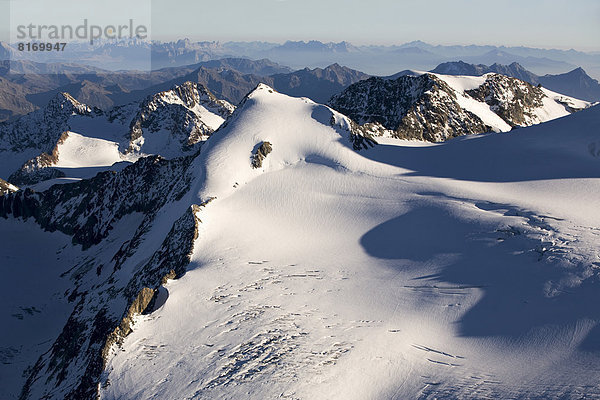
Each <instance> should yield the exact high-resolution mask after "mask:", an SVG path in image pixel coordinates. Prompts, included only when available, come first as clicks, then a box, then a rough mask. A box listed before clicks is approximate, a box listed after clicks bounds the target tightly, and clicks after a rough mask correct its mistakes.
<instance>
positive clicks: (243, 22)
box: [0, 0, 600, 51]
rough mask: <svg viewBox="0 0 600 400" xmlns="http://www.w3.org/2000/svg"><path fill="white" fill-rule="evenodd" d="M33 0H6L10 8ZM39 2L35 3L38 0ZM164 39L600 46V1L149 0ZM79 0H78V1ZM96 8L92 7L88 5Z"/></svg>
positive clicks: (50, 7) (104, 12)
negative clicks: (415, 41) (420, 41)
mask: <svg viewBox="0 0 600 400" xmlns="http://www.w3.org/2000/svg"><path fill="white" fill-rule="evenodd" d="M9 1H12V2H13V3H12V4H13V7H14V5H16V6H17V7H21V8H25V7H27V8H29V7H28V4H30V3H31V1H32V0H0V7H2V8H3V9H4V10H6V6H7V5H8V3H9ZM60 1H61V0H54V1H52V2H50V1H45V2H44V4H45V6H43V7H35V9H31V11H30V12H31V15H32V18H34V16H35V13H36V11H37V12H38V13H39V14H40V15H41V16H42V17H43V18H44V19H45V20H51V19H53V18H54V19H60V20H61V21H73V22H72V23H78V22H79V20H80V17H81V15H80V14H78V13H81V12H86V11H82V10H86V9H92V8H93V6H98V4H103V6H102V7H100V8H98V10H95V11H94V12H93V17H94V18H96V19H97V20H98V19H99V20H101V19H103V18H106V19H107V20H108V19H110V18H113V19H114V18H115V16H123V17H127V15H126V14H127V13H128V12H127V11H125V10H123V4H128V3H129V1H125V0H122V1H118V2H117V1H115V2H113V4H120V6H119V7H111V6H110V5H109V4H110V2H108V3H107V2H106V1H90V0H80V1H78V2H72V1H69V2H66V0H64V1H65V2H66V4H67V3H70V4H69V7H60V6H58V3H60ZM31 4H34V3H31ZM145 4H151V15H152V24H151V30H152V38H153V39H157V40H176V39H180V38H185V37H187V38H189V39H192V40H220V41H228V40H236V41H254V40H260V41H271V42H284V41H286V40H313V39H314V40H321V41H324V42H325V41H336V42H337V41H342V40H346V41H349V42H352V43H354V44H386V45H389V44H401V43H405V42H408V41H412V40H423V41H425V42H429V43H432V44H492V45H507V46H518V45H522V46H530V47H543V48H561V49H568V48H575V49H577V50H584V51H590V50H592V51H600V1H599V0H570V1H565V0H504V1H498V0H496V1H482V0H453V1H448V0H420V1H391V0H369V1H368V2H367V1H364V0H362V1H359V0H211V1H209V0H179V1H178V0H152V1H150V0H148V1H147V2H146V3H145ZM76 5H78V7H77V6H76ZM4 10H0V18H3V20H2V19H0V27H1V28H0V35H1V36H0V39H1V40H8V31H9V26H10V24H9V22H10V20H9V18H8V12H3V11H4ZM88 12H89V11H88Z"/></svg>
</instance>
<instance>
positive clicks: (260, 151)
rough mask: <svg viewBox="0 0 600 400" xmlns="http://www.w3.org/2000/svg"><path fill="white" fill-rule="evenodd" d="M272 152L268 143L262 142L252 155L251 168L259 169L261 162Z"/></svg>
mask: <svg viewBox="0 0 600 400" xmlns="http://www.w3.org/2000/svg"><path fill="white" fill-rule="evenodd" d="M272 150H273V147H272V145H271V143H270V142H262V143H261V144H260V146H258V148H257V149H256V151H255V152H254V154H253V155H252V168H261V167H262V164H263V160H264V159H265V158H266V157H267V155H268V154H269V153H270V152H271V151H272Z"/></svg>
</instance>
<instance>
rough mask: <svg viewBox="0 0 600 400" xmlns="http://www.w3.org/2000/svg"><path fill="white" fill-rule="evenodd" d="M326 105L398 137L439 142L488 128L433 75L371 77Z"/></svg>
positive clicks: (361, 122)
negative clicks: (394, 77) (461, 104)
mask: <svg viewBox="0 0 600 400" xmlns="http://www.w3.org/2000/svg"><path fill="white" fill-rule="evenodd" d="M329 104H330V105H331V107H333V108H334V109H336V110H339V111H340V112H342V113H344V114H347V115H349V116H350V117H351V118H352V119H354V120H355V121H357V122H358V123H360V124H364V125H365V126H367V127H370V128H375V130H380V131H383V130H388V131H390V132H393V133H392V134H391V135H392V136H394V137H399V138H411V139H420V140H428V141H433V142H439V141H443V140H446V139H448V138H451V137H455V136H460V135H463V134H467V133H471V134H473V133H482V132H486V131H487V130H489V129H490V128H489V127H488V126H487V125H485V124H484V123H483V121H482V120H481V119H480V118H479V117H478V116H477V115H475V114H474V113H472V112H470V111H468V110H464V109H463V108H461V106H460V104H459V103H458V99H457V95H456V93H455V92H454V91H453V90H452V88H451V87H450V86H449V85H448V84H447V83H446V82H444V81H443V80H442V79H439V78H438V77H436V76H435V75H432V74H423V75H420V76H408V75H407V76H400V77H398V78H397V79H395V80H394V79H384V78H370V79H368V80H366V81H362V82H359V83H357V84H354V85H352V86H350V87H349V88H348V89H346V90H345V91H344V92H342V93H341V94H339V95H337V96H334V97H333V98H332V99H331V101H330V103H329ZM378 126H379V127H382V129H379V128H377V127H378Z"/></svg>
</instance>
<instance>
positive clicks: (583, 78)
mask: <svg viewBox="0 0 600 400" xmlns="http://www.w3.org/2000/svg"><path fill="white" fill-rule="evenodd" d="M431 72H433V73H437V74H444V75H470V76H481V75H484V74H487V73H490V72H494V73H497V74H502V75H506V76H511V77H513V78H517V79H520V80H522V81H525V82H529V83H531V84H532V85H537V84H542V86H544V87H545V88H547V89H550V90H552V91H555V92H559V93H562V94H565V95H567V96H572V97H575V98H578V99H582V100H587V101H600V84H599V83H598V81H597V80H595V79H592V78H591V77H590V76H589V75H588V74H586V72H585V71H584V70H583V68H581V67H580V68H576V69H574V70H572V71H570V72H567V73H564V74H558V75H544V76H538V75H536V74H534V73H533V72H531V71H528V70H527V69H525V67H523V66H522V65H521V64H519V63H517V62H513V63H511V64H510V65H503V64H499V63H494V64H492V65H490V66H487V65H483V64H477V65H475V64H468V63H465V62H463V61H452V62H446V63H442V64H440V65H438V66H437V67H436V68H435V69H433V70H432V71H431Z"/></svg>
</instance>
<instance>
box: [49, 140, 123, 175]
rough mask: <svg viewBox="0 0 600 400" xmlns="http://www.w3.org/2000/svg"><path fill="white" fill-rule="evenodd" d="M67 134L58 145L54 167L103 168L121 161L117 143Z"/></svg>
mask: <svg viewBox="0 0 600 400" xmlns="http://www.w3.org/2000/svg"><path fill="white" fill-rule="evenodd" d="M67 134H68V137H67V138H66V140H65V141H64V143H62V144H59V145H58V162H57V163H56V167H59V168H60V167H66V168H85V167H104V166H111V165H113V164H114V163H116V162H120V161H122V159H121V155H120V154H119V144H118V143H115V142H111V141H108V140H104V139H96V138H93V137H85V136H82V135H80V134H78V133H75V132H68V133H67Z"/></svg>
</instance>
